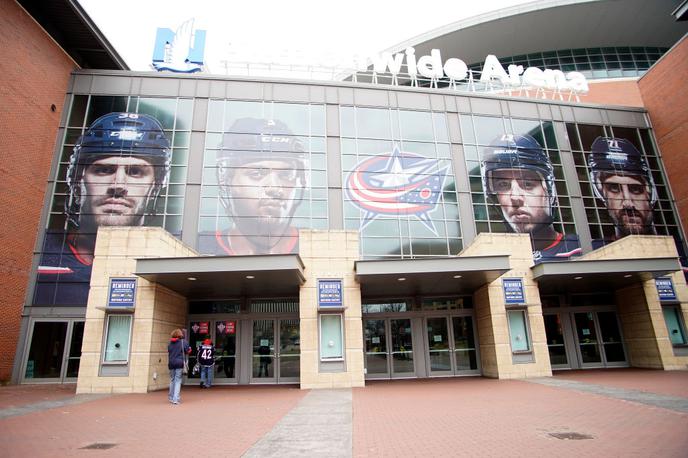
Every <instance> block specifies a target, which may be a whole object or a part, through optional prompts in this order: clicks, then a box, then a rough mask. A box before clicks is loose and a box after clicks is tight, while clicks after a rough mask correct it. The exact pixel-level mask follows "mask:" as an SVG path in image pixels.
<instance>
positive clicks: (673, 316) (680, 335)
mask: <svg viewBox="0 0 688 458" xmlns="http://www.w3.org/2000/svg"><path fill="white" fill-rule="evenodd" d="M662 313H663V314H664V322H665V323H666V326H667V331H669V339H670V340H671V343H672V344H673V345H685V344H686V331H685V329H684V328H683V323H682V321H681V317H680V313H681V310H680V308H679V307H677V306H675V305H674V306H664V307H662Z"/></svg>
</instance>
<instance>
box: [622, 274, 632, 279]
mask: <svg viewBox="0 0 688 458" xmlns="http://www.w3.org/2000/svg"><path fill="white" fill-rule="evenodd" d="M631 277H632V275H631V274H626V275H624V278H631Z"/></svg>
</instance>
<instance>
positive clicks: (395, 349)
mask: <svg viewBox="0 0 688 458" xmlns="http://www.w3.org/2000/svg"><path fill="white" fill-rule="evenodd" d="M389 329H390V333H389V336H390V338H391V349H392V355H391V356H392V358H391V360H392V374H391V375H392V378H394V377H409V376H413V375H414V374H415V366H414V359H413V333H412V331H411V320H410V319H408V318H400V319H390V320H389Z"/></svg>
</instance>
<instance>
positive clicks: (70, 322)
mask: <svg viewBox="0 0 688 458" xmlns="http://www.w3.org/2000/svg"><path fill="white" fill-rule="evenodd" d="M77 322H81V323H84V326H85V325H86V320H85V319H84V318H48V317H45V318H31V320H30V321H29V333H28V339H26V341H25V344H24V352H23V355H24V358H23V361H22V364H21V369H20V371H21V372H20V378H19V383H20V384H43V383H45V384H51V383H53V384H54V383H57V384H63V383H76V382H77V380H78V375H77V377H67V366H68V364H69V352H70V349H71V344H72V337H73V333H74V323H77ZM36 323H67V329H66V330H65V344H64V348H63V349H62V359H61V363H60V364H61V366H60V375H59V377H50V378H26V367H27V366H28V363H29V356H30V355H29V353H30V349H31V343H32V342H33V333H34V329H35V324H36ZM82 345H83V341H82ZM79 351H80V352H81V349H79ZM79 359H81V355H79Z"/></svg>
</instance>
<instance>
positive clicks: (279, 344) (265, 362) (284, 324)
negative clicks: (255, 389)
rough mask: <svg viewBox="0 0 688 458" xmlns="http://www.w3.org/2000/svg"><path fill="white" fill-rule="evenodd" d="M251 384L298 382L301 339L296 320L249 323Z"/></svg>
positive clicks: (267, 320)
mask: <svg viewBox="0 0 688 458" xmlns="http://www.w3.org/2000/svg"><path fill="white" fill-rule="evenodd" d="M251 340H252V345H251V347H252V352H251V360H252V361H251V382H252V383H289V382H298V381H299V377H300V365H301V340H300V332H299V320H298V319H264V320H253V335H252V339H251Z"/></svg>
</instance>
